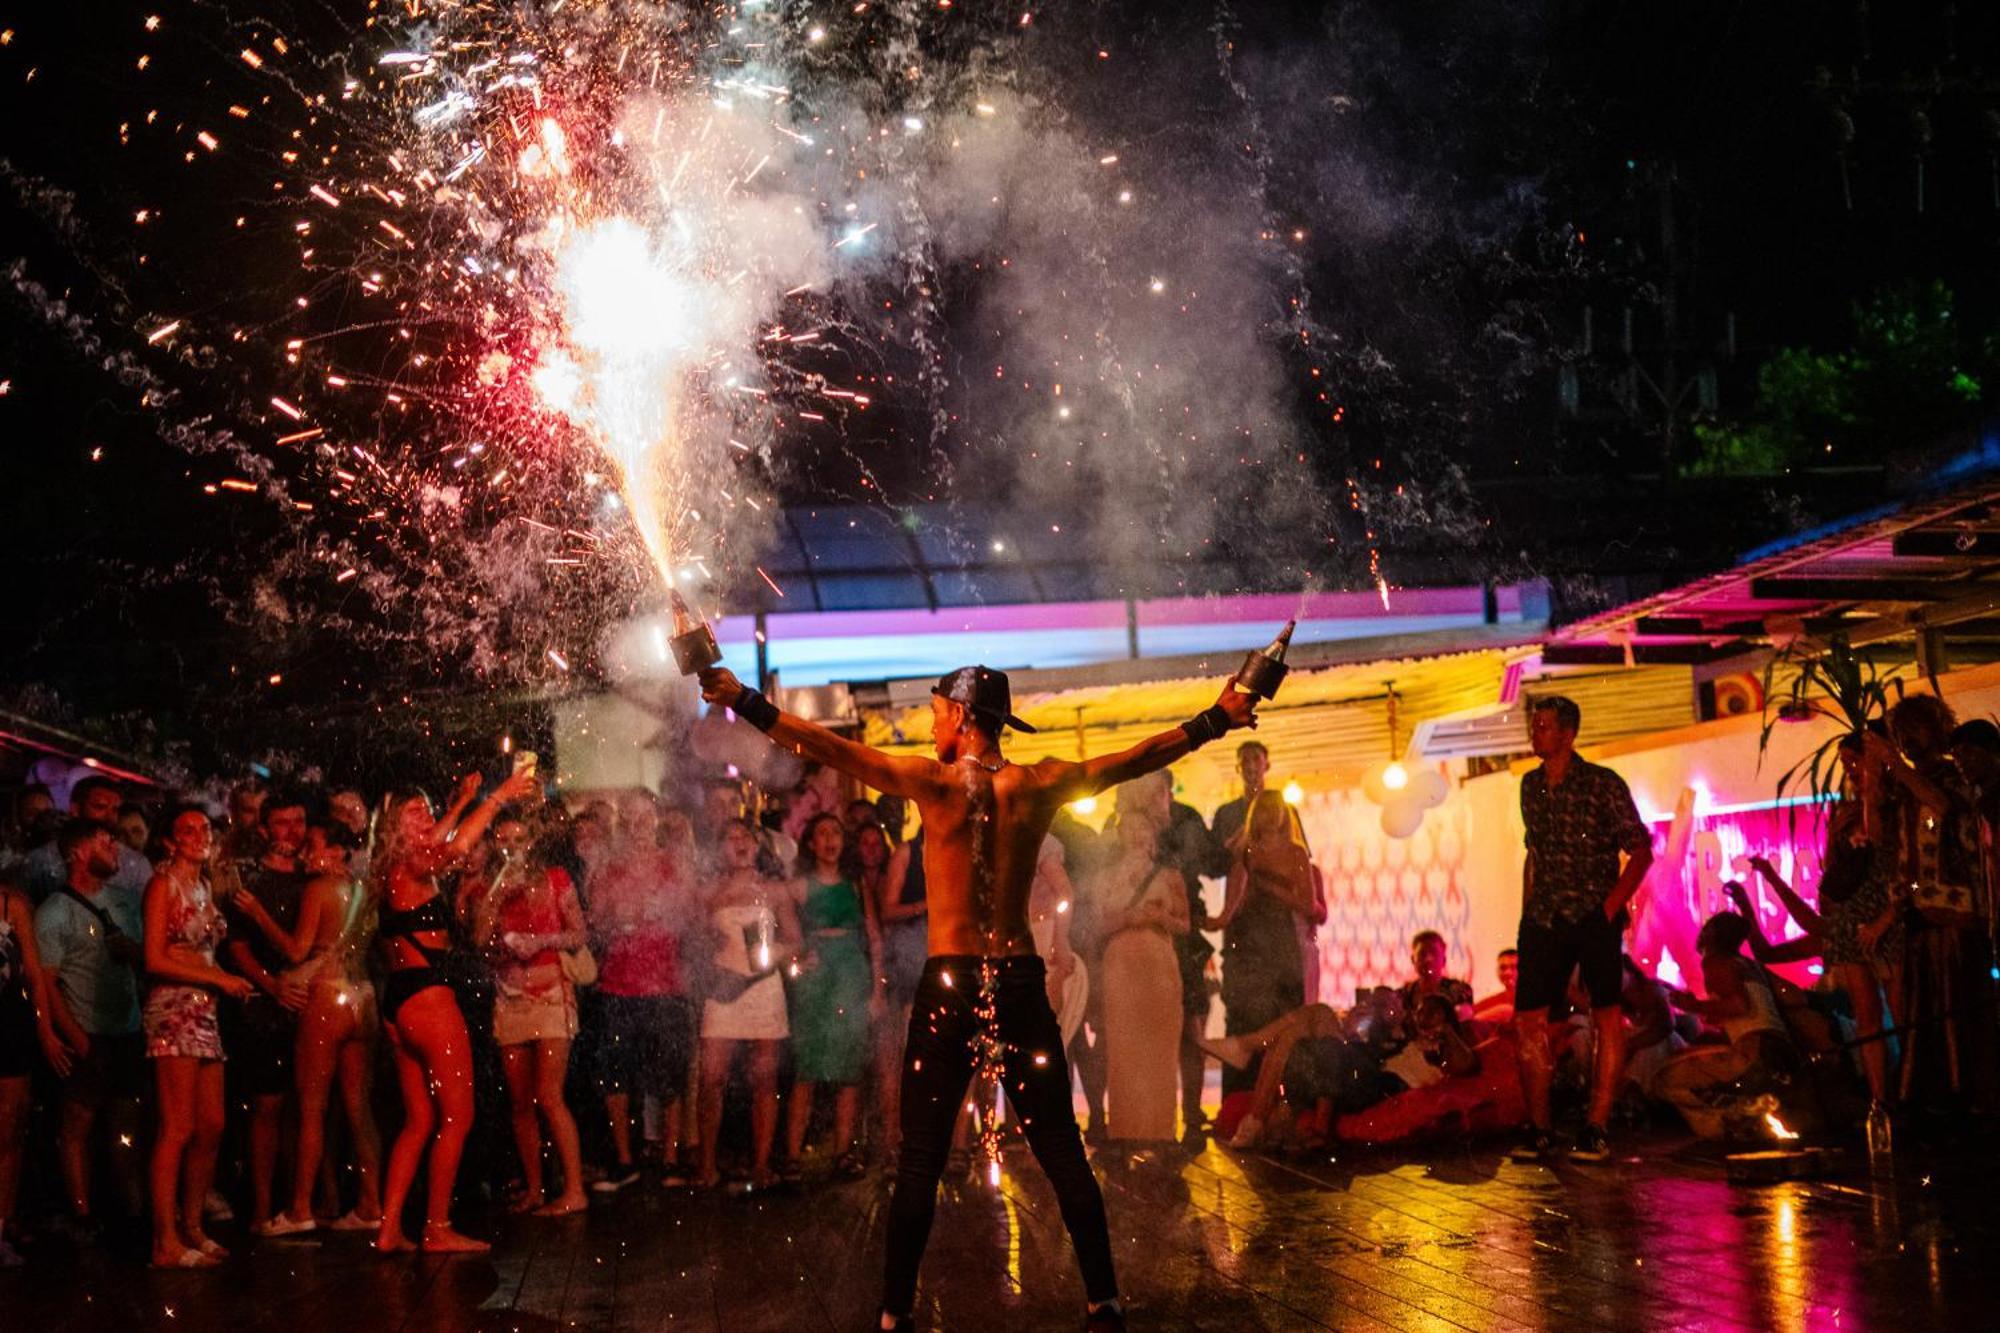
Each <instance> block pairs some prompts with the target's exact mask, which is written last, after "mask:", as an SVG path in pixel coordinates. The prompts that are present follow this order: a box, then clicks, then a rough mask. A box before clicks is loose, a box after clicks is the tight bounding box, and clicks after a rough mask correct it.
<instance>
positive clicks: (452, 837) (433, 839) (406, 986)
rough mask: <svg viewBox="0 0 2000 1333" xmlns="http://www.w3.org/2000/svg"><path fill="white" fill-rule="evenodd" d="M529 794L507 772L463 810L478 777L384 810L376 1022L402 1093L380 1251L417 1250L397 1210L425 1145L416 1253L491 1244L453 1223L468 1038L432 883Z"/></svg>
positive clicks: (466, 1115)
mask: <svg viewBox="0 0 2000 1333" xmlns="http://www.w3.org/2000/svg"><path fill="white" fill-rule="evenodd" d="M534 788H535V779H534V778H533V777H532V776H531V775H529V774H527V773H515V774H514V775H513V776H512V777H510V778H508V779H507V780H506V781H504V782H502V783H501V784H500V785H499V786H497V787H495V788H494V789H493V791H492V793H491V794H490V795H489V796H487V798H486V799H485V800H484V801H482V802H481V803H480V804H479V807H478V808H477V809H473V810H472V812H471V813H470V814H467V813H466V811H467V810H468V809H471V807H472V798H473V797H474V796H476V795H477V794H478V792H479V778H478V776H477V775H473V776H469V777H467V778H466V779H465V780H464V781H463V782H461V783H460V784H459V788H458V794H457V795H456V796H455V797H454V798H453V800H452V803H451V805H450V807H449V808H448V809H446V810H445V812H444V813H443V814H442V815H438V816H433V815H432V813H431V803H430V800H429V799H428V798H427V797H426V796H425V795H424V794H423V793H422V792H420V791H415V790H406V791H401V792H392V793H391V794H390V795H389V797H388V798H387V799H386V800H385V801H384V803H383V815H382V818H381V819H380V820H379V821H378V823H377V831H378V842H377V845H376V848H375V851H374V854H373V855H372V856H371V857H370V858H369V866H368V870H369V877H370V879H371V880H372V881H373V883H372V886H371V887H372V890H373V892H374V894H375V896H376V901H377V910H378V916H377V919H376V939H377V940H378V941H379V942H380V943H381V947H382V952H383V954H384V956H385V957H386V959H387V960H388V965H389V974H388V976H387V977H386V978H385V979H384V981H383V984H382V1026H383V1030H384V1031H386V1032H387V1033H388V1034H389V1039H390V1042H391V1044H392V1048H393V1049H394V1051H395V1055H396V1080H397V1082H398V1083H399V1084H400V1085H401V1086H402V1091H403V1127H402V1129H401V1131H400V1132H398V1134H397V1135H396V1143H395V1146H394V1147H393V1148H391V1149H390V1151H389V1169H388V1174H387V1178H386V1180H385V1189H384V1192H383V1198H382V1228H381V1230H380V1231H379V1232H378V1233H377V1235H376V1238H375V1248H376V1249H378V1250H380V1251H381V1252H382V1253H384V1254H389V1253H393V1252H395V1251H398V1250H413V1249H416V1248H417V1243H413V1242H412V1241H411V1240H410V1239H409V1237H408V1236H406V1235H405V1234H404V1232H403V1205H404V1203H405V1202H406V1201H407V1200H408V1199H409V1197H410V1187H411V1186H412V1185H414V1184H415V1183H416V1178H417V1166H418V1164H419V1163H420V1162H421V1161H422V1160H423V1156H424V1150H425V1149H426V1148H427V1147H428V1148H429V1149H430V1170H429V1172H428V1180H427V1182H426V1196H425V1200H424V1206H425V1212H426V1217H425V1221H424V1230H423V1239H422V1241H421V1244H422V1246H423V1248H424V1249H425V1250H428V1251H431V1252H433V1253H447V1254H450V1253H468V1252H477V1251H481V1250H485V1249H488V1248H490V1247H489V1246H487V1245H486V1244H485V1243H484V1242H482V1241H477V1240H474V1239H472V1238H471V1237H470V1236H464V1235H461V1234H460V1233H459V1232H457V1231H456V1230H454V1229H453V1228H452V1225H451V1196H452V1190H453V1188H454V1186H456V1184H457V1183H458V1164H459V1160H460V1158H461V1157H463V1156H464V1153H465V1136H466V1134H467V1133H469V1132H470V1131H471V1129H472V1038H471V1035H470V1034H469V1033H468V1032H467V1031H466V1029H465V1015H464V1013H463V1012H461V1011H460V1009H459V1007H458V997H457V995H455V994H454V993H453V991H452V989H451V985H450V983H449V982H448V980H447V979H446V976H445V973H444V972H443V971H441V970H440V966H439V965H440V964H442V963H443V962H444V960H445V959H446V958H447V957H448V956H449V955H450V953H451V924H452V922H451V904H450V902H449V901H448V900H447V899H446V898H445V896H444V893H443V891H442V890H440V889H439V887H438V876H439V875H441V874H443V873H444V872H445V871H447V870H451V869H455V868H456V867H457V866H458V864H459V862H460V861H462V860H463V859H464V857H465V854H466V852H467V851H468V850H469V849H470V848H472V847H473V846H474V845H475V844H477V843H478V841H479V839H480V837H481V836H482V835H484V834H485V832H486V829H487V827H488V826H489V825H490V824H491V823H492V822H493V818H494V816H496V815H498V814H499V813H500V809H501V807H502V806H504V805H506V804H507V803H508V802H509V801H514V800H518V799H520V798H521V797H523V796H526V795H527V794H528V793H529V792H531V791H533V790H534Z"/></svg>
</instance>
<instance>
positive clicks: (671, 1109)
mask: <svg viewBox="0 0 2000 1333" xmlns="http://www.w3.org/2000/svg"><path fill="white" fill-rule="evenodd" d="M687 1101H688V1099H687V1098H686V1097H669V1098H667V1100H665V1101H663V1102H661V1103H660V1161H661V1163H662V1164H664V1165H665V1166H666V1167H667V1169H668V1172H669V1174H671V1173H672V1171H673V1170H674V1168H675V1167H677V1166H678V1165H679V1164H680V1160H681V1118H682V1116H683V1115H684V1114H685V1113H686V1110H687Z"/></svg>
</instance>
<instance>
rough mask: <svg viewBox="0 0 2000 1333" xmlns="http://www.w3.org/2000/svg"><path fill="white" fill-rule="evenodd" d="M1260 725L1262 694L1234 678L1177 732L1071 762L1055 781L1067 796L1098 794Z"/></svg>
mask: <svg viewBox="0 0 2000 1333" xmlns="http://www.w3.org/2000/svg"><path fill="white" fill-rule="evenodd" d="M1256 725H1257V696H1256V695H1254V694H1245V693H1244V692H1243V691H1241V690H1239V689H1237V688H1236V682H1235V681H1234V680H1233V679H1232V680H1231V681H1229V682H1228V683H1227V684H1225V685H1224V686H1223V687H1222V697H1220V698H1219V699H1217V700H1216V701H1215V703H1214V705H1213V706H1212V707H1209V708H1206V709H1204V710H1202V711H1201V712H1199V713H1197V714H1195V715H1194V716H1193V717H1191V718H1189V719H1188V720H1187V721H1186V722H1183V723H1181V724H1180V725H1179V726H1178V727H1175V728H1174V729H1173V730H1172V731H1163V732H1161V733H1160V734H1159V735H1157V736H1149V737H1147V738H1146V739H1145V740H1143V741H1140V742H1139V743H1138V744H1137V745H1135V746H1133V747H1132V748H1131V749H1129V750H1121V751H1120V752H1119V753H1117V754H1107V755H1101V756H1099V757H1098V758H1096V759H1086V760H1085V761H1084V762H1082V763H1080V764H1070V765H1068V768H1069V771H1068V772H1067V773H1065V774H1064V775H1063V776H1062V777H1061V778H1060V779H1059V780H1058V781H1057V783H1056V789H1057V790H1058V791H1059V792H1060V793H1061V799H1062V800H1064V801H1073V800H1075V799H1076V798H1077V797H1079V796H1094V795H1096V794H1097V793H1098V792H1101V791H1103V790H1104V789H1105V788H1107V787H1115V786H1117V785H1118V784H1119V783H1121V782H1130V781H1131V780H1132V779H1133V778H1136V777H1141V776H1143V775H1145V774H1147V773H1152V772H1155V771H1156V770H1158V769H1162V768H1165V767H1167V765H1169V764H1172V763H1174V762H1175V761H1177V760H1180V759H1184V758H1186V757H1187V756H1188V755H1190V754H1192V753H1194V752H1195V751H1196V750H1198V749H1200V748H1201V747H1202V746H1204V745H1206V744H1208V742H1210V741H1212V740H1215V739H1217V738H1218V737H1220V736H1221V735H1222V734H1223V733H1224V732H1227V731H1234V730H1235V729H1236V728H1238V727H1255V726H1256Z"/></svg>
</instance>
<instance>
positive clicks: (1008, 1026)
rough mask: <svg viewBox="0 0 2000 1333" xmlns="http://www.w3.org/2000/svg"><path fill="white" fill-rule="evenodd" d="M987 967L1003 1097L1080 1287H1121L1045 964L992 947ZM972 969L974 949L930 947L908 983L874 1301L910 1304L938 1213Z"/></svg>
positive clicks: (972, 994) (1097, 1290)
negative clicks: (995, 981)
mask: <svg viewBox="0 0 2000 1333" xmlns="http://www.w3.org/2000/svg"><path fill="white" fill-rule="evenodd" d="M992 966H993V968H994V970H995V971H996V972H997V973H998V977H999V986H998V994H997V996H996V1004H995V1010H996V1013H997V1016H998V1019H999V1029H1000V1040H1001V1043H1002V1046H1003V1048H1004V1055H1003V1057H1002V1061H1001V1083H1002V1085H1003V1086H1004V1087H1005V1088H1006V1090H1007V1100H1008V1102H1009V1103H1010V1104H1011V1105H1012V1106H1013V1108H1014V1115H1015V1118H1016V1119H1018V1120H1019V1121H1020V1122H1021V1130H1022V1132H1023V1133H1024V1134H1025V1135H1026V1136H1027V1139H1028V1146H1029V1147H1030V1148H1032V1149H1034V1153H1035V1160H1036V1161H1038V1162H1040V1163H1041V1165H1042V1171H1043V1172H1044V1173H1045V1174H1046V1175H1047V1176H1048V1178H1049V1183H1050V1184H1051V1185H1053V1186H1055V1191H1056V1201H1057V1202H1058V1203H1059V1204H1060V1205H1061V1206H1062V1218H1063V1225H1064V1226H1066V1227H1068V1228H1069V1239H1070V1244H1072V1245H1074V1246H1075V1247H1076V1262H1077V1267H1078V1268H1080V1269H1082V1270H1083V1285H1084V1290H1085V1292H1086V1293H1087V1294H1088V1296H1089V1298H1090V1300H1092V1301H1093V1302H1095V1301H1108V1300H1112V1299H1114V1298H1116V1297H1117V1295H1118V1279H1117V1276H1116V1275H1115V1274H1114V1273H1113V1272H1112V1267H1111V1232H1110V1228H1109V1227H1108V1226H1107V1225H1106V1223H1105V1220H1104V1195H1103V1194H1102V1193H1100V1192H1099V1190H1098V1188H1097V1177H1096V1176H1094V1175H1092V1174H1091V1172H1090V1162H1089V1161H1088V1160H1087V1159H1086V1158H1085V1157H1084V1155H1083V1138H1082V1136H1081V1135H1079V1134H1078V1133H1077V1130H1076V1115H1075V1113H1074V1112H1073V1111H1072V1110H1071V1108H1070V1091H1069V1062H1068V1061H1067V1060H1066V1059H1064V1058H1063V1045H1062V1029H1061V1027H1060V1026H1058V1025H1057V1023H1056V1016H1055V1011H1054V1010H1052V1009H1050V1008H1049V997H1048V982H1047V971H1046V969H1045V968H1044V967H1043V966H1042V960H1041V959H1039V958H1036V957H1034V956H1033V955H1032V954H1029V955H1022V956H1019V957H1009V958H996V959H993V960H992ZM979 972H980V960H979V959H977V958H973V957H969V956H953V957H941V958H932V959H930V960H929V961H927V962H926V963H925V964H924V974H923V979H922V980H921V981H919V982H918V983H917V1001H916V1007H915V1008H913V1009H912V1010H911V1011H910V1036H909V1041H908V1044H907V1045H906V1046H905V1047H904V1050H903V1114H902V1129H903V1147H902V1155H901V1157H900V1158H899V1160H898V1165H897V1168H896V1192H895V1194H894V1196H893V1197H892V1198H891V1199H890V1202H889V1260H888V1269H887V1273H886V1274H885V1276H884V1280H883V1296H882V1308H883V1309H884V1310H886V1311H888V1312H889V1313H890V1314H893V1315H907V1314H909V1313H910V1312H911V1309H912V1307H914V1305H915V1304H916V1298H917V1264H918V1263H919V1261H921V1260H922V1258H923V1255H924V1246H925V1244H926V1243H928V1242H929V1240H930V1235H931V1219H932V1217H933V1216H934V1215H935V1214H936V1212H937V1187H938V1179H939V1177H941V1176H942V1175H943V1174H944V1162H945V1155H946V1154H947V1153H948V1152H949V1151H950V1149H951V1131H952V1126H953V1125H954V1124H955V1123H956V1122H957V1120H958V1113H959V1110H960V1108H961V1107H963V1106H964V1105H965V1089H966V1085H967V1084H968V1083H969V1082H971V1079H972V1073H973V1059H974V1054H973V1045H974V1038H975V1037H976V1036H977V1033H978V1023H979V1020H978V1019H977V1017H976V1016H975V1015H974V1012H973V1010H974V1006H975V1005H976V1004H977V1002H978V999H979Z"/></svg>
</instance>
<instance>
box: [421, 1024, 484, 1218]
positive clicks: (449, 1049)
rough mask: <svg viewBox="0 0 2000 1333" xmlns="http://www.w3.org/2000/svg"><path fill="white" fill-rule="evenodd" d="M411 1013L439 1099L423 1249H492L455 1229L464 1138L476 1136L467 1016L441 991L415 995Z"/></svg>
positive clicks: (425, 1202)
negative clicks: (454, 1201) (455, 1199)
mask: <svg viewBox="0 0 2000 1333" xmlns="http://www.w3.org/2000/svg"><path fill="white" fill-rule="evenodd" d="M419 1006H421V1008H419ZM412 1009H418V1010H419V1012H418V1014H417V1015H416V1016H415V1017H414V1018H413V1019H412V1022H411V1024H410V1025H409V1028H410V1031H411V1032H412V1033H413V1034H414V1036H415V1039H416V1042H417V1044H418V1048H419V1050H420V1052H421V1053H422V1056H423V1059H424V1067H425V1069H426V1070H427V1072H428V1073H429V1074H430V1080H431V1086H432V1088H434V1089H435V1090H436V1095H437V1117H438V1118H437V1135H436V1137H434V1138H433V1139H432V1140H431V1160H430V1170H429V1178H428V1180H427V1182H426V1184H427V1188H428V1191H429V1196H428V1197H427V1198H426V1199H425V1200H424V1204H425V1208H426V1214H427V1215H426V1218H425V1222H424V1239H423V1248H424V1249H426V1250H430V1251H434V1252H441V1253H466V1252H473V1251H480V1250H486V1249H490V1248H492V1247H491V1246H489V1245H487V1244H486V1243H485V1242H483V1241H476V1240H473V1239H472V1238H471V1237H469V1236H461V1235H460V1234H459V1233H458V1232H456V1231H454V1230H452V1227H451V1201H452V1192H453V1191H454V1190H455V1189H456V1188H457V1186H458V1164H459V1159H460V1158H462V1157H464V1155H465V1136H466V1135H467V1134H469V1133H470V1132H471V1131H472V1038H471V1036H470V1035H469V1034H468V1033H467V1032H466V1030H465V1016H464V1015H463V1014H461V1013H460V1012H459V1010H458V1000H457V998H456V997H455V996H454V995H453V994H452V993H451V992H450V991H449V990H447V989H445V988H444V987H442V986H438V987H434V988H433V989H431V990H428V991H423V992H421V993H419V994H417V995H416V996H413V997H412V998H411V999H410V1001H409V1002H408V1003H406V1004H405V1005H404V1006H403V1012H404V1013H405V1014H408V1013H409V1012H410V1010H412Z"/></svg>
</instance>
